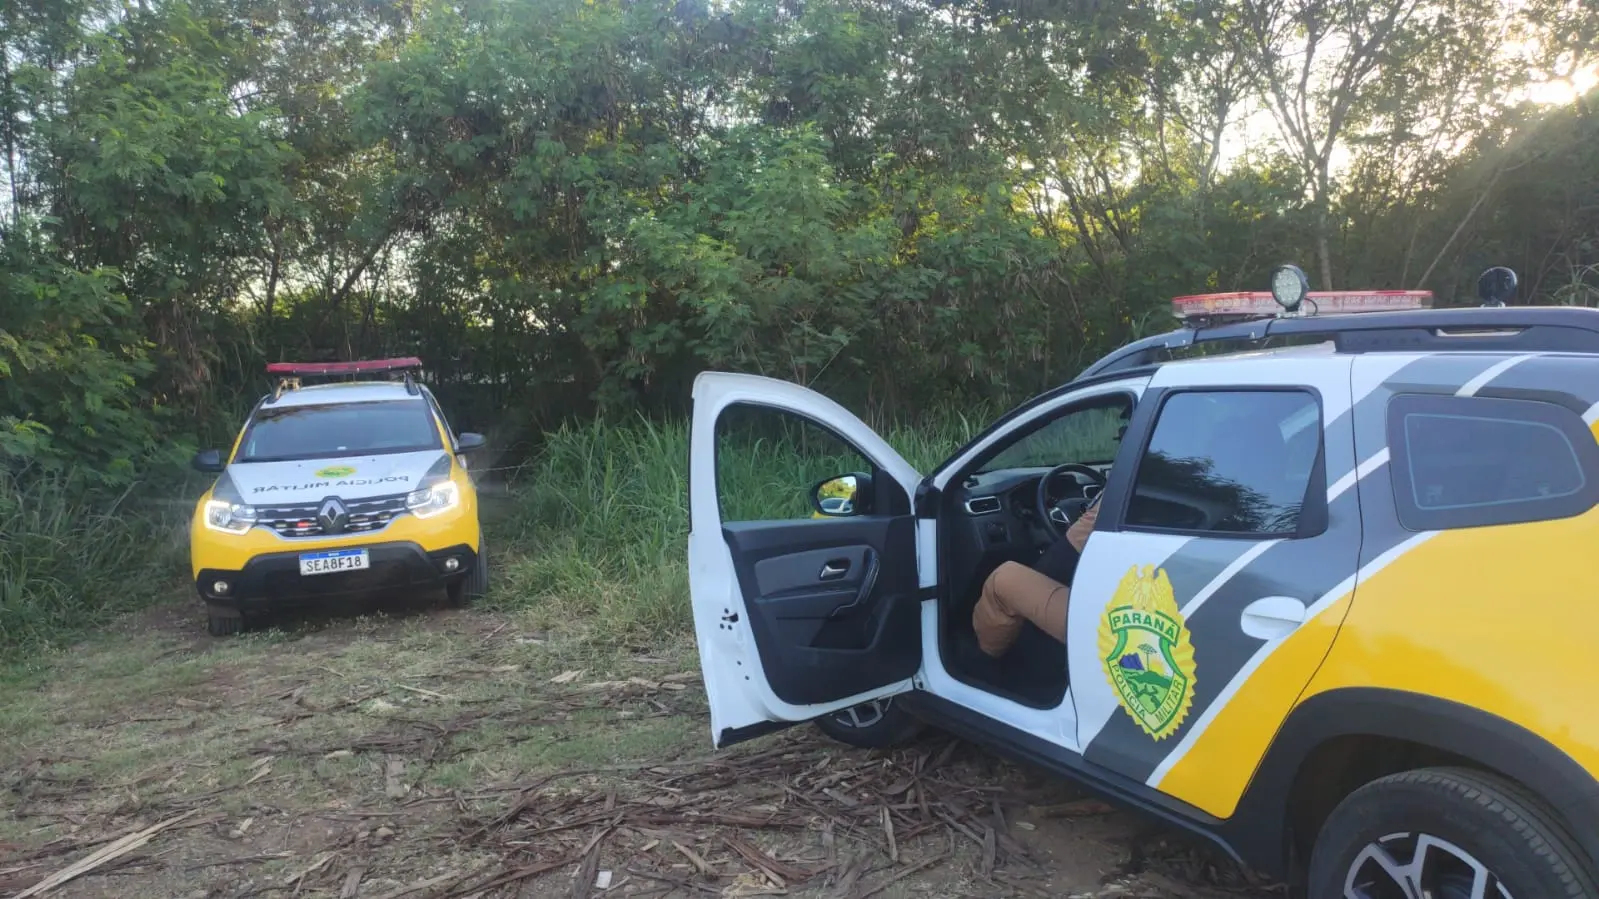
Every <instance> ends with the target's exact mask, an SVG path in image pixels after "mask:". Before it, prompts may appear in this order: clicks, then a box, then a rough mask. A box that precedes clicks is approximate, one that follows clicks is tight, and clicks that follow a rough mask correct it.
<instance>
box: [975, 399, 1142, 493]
mask: <svg viewBox="0 0 1599 899" xmlns="http://www.w3.org/2000/svg"><path fill="white" fill-rule="evenodd" d="M1102 402H1104V401H1102ZM1130 415H1132V403H1131V401H1130V400H1129V399H1128V398H1127V397H1123V396H1120V395H1117V396H1115V397H1112V398H1111V399H1110V400H1109V401H1108V404H1107V405H1102V406H1098V407H1090V408H1087V409H1078V410H1077V411H1075V412H1068V413H1066V414H1065V415H1062V416H1061V417H1059V418H1057V419H1055V420H1054V421H1051V422H1049V423H1048V424H1046V425H1044V426H1043V427H1041V428H1038V429H1037V430H1035V431H1033V432H1032V433H1030V434H1027V435H1026V436H1024V437H1022V438H1021V439H1019V440H1017V441H1016V442H1015V443H1013V444H1011V445H1010V446H1008V447H1006V448H1005V449H1003V450H1001V451H1000V452H999V453H998V454H996V455H995V456H994V458H993V459H990V460H989V461H988V462H987V463H985V464H984V465H983V466H982V468H981V469H980V472H981V473H985V474H986V473H987V472H990V471H997V470H999V469H1002V468H1053V467H1055V466H1056V465H1059V464H1061V463H1062V462H1077V463H1079V464H1083V465H1108V464H1110V462H1111V460H1112V459H1115V458H1116V449H1117V447H1119V446H1120V445H1121V435H1122V430H1123V428H1124V427H1125V425H1126V424H1127V418H1128V416H1130Z"/></svg>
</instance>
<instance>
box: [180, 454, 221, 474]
mask: <svg viewBox="0 0 1599 899" xmlns="http://www.w3.org/2000/svg"><path fill="white" fill-rule="evenodd" d="M189 465H190V466H192V467H193V468H194V470H195V471H203V472H205V473H206V474H219V473H221V472H222V470H223V469H225V468H227V467H228V465H227V463H226V462H223V461H222V451H221V450H215V449H208V450H200V451H199V452H198V453H195V454H194V458H193V459H191V460H189Z"/></svg>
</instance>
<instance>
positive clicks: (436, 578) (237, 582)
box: [194, 541, 477, 609]
mask: <svg viewBox="0 0 1599 899" xmlns="http://www.w3.org/2000/svg"><path fill="white" fill-rule="evenodd" d="M341 548H344V547H341ZM348 548H356V547H348ZM359 548H363V549H365V550H367V556H368V560H369V562H370V567H368V568H365V569H362V570H360V571H339V572H333V573H329V574H312V575H302V574H300V554H301V553H302V552H321V551H324V550H325V549H326V548H325V547H320V546H318V547H306V548H305V549H303V550H295V551H291V552H275V553H264V554H262V555H258V556H256V557H254V558H252V559H251V560H250V561H249V562H247V563H245V565H244V567H243V568H242V569H240V570H229V569H222V568H202V569H200V570H199V571H198V572H197V573H196V574H195V579H194V586H195V589H196V591H198V592H199V594H200V598H201V599H203V600H205V601H206V602H212V603H217V604H219V605H225V606H231V607H234V608H239V609H251V608H256V609H260V608H265V607H267V606H272V607H279V606H287V605H298V604H304V603H310V602H315V601H317V600H322V599H329V598H334V597H342V596H352V595H360V594H367V593H374V592H377V591H383V590H403V589H412V588H424V587H440V586H444V585H446V584H449V583H451V582H452V581H455V580H459V579H460V578H463V577H465V576H466V575H467V572H469V571H471V570H472V566H473V563H475V562H476V561H477V553H476V552H475V551H474V550H473V549H472V547H471V546H468V545H467V544H464V543H463V544H458V545H455V546H447V547H444V548H442V549H436V550H432V551H428V550H424V549H423V548H422V547H421V545H419V544H417V543H412V542H410V541H391V542H386V543H369V544H361V545H360V547H359ZM452 558H453V559H455V560H456V562H457V564H456V567H455V568H454V569H453V570H452V569H450V568H448V567H447V564H448V560H450V559H452ZM219 581H220V582H222V583H225V584H227V590H226V591H218V590H217V589H216V586H217V583H218V582H219Z"/></svg>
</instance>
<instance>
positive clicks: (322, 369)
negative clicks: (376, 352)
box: [266, 356, 422, 377]
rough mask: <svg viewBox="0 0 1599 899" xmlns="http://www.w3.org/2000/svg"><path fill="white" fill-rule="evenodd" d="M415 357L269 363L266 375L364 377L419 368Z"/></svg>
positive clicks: (419, 363)
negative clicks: (375, 373) (357, 360)
mask: <svg viewBox="0 0 1599 899" xmlns="http://www.w3.org/2000/svg"><path fill="white" fill-rule="evenodd" d="M421 367H422V360H421V359H418V358H416V357H415V356H405V357H403V358H399V359H365V360H362V361H360V362H269V363H267V367H266V370H267V374H269V375H287V376H289V377H303V376H305V375H364V374H372V373H374V372H386V371H405V370H407V369H413V368H421Z"/></svg>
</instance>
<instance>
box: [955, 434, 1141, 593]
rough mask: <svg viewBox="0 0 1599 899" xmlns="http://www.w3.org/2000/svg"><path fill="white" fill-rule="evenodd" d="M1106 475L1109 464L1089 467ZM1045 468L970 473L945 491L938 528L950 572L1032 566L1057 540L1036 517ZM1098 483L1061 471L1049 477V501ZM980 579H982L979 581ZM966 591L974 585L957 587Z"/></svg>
mask: <svg viewBox="0 0 1599 899" xmlns="http://www.w3.org/2000/svg"><path fill="white" fill-rule="evenodd" d="M1090 467H1091V468H1094V469H1095V470H1097V471H1100V472H1102V473H1104V474H1106V475H1109V473H1110V465H1109V464H1105V465H1094V466H1090ZM1049 471H1050V469H1049V468H1001V469H996V470H994V471H986V472H981V473H979V474H974V475H970V476H968V477H967V478H966V479H965V480H964V481H962V482H961V483H960V485H959V486H958V487H956V488H955V489H953V490H951V491H950V492H949V496H950V501H951V505H950V507H949V511H950V514H948V515H947V516H946V517H945V518H944V524H943V525H941V527H940V531H941V532H942V533H943V534H944V539H945V541H946V543H945V549H946V551H948V552H949V554H950V559H951V561H952V563H953V566H952V567H951V568H950V569H949V570H951V571H959V572H970V573H971V574H972V579H974V580H975V579H976V578H979V577H986V576H987V573H988V572H989V571H992V570H993V569H994V568H995V567H996V566H998V565H999V564H1000V563H1001V562H1006V561H1016V562H1022V563H1027V564H1030V563H1032V562H1033V561H1034V560H1035V559H1037V557H1038V555H1039V554H1040V553H1041V552H1043V551H1044V550H1045V549H1047V548H1048V547H1049V545H1050V544H1051V543H1053V542H1054V541H1055V539H1056V537H1055V534H1054V533H1053V532H1052V531H1050V529H1049V526H1048V525H1047V524H1046V523H1045V522H1044V521H1042V520H1041V519H1040V518H1039V515H1038V508H1037V506H1038V482H1039V480H1040V479H1041V478H1043V477H1044V475H1046V474H1048V473H1049ZM1097 487H1098V485H1096V484H1094V483H1093V482H1092V481H1091V480H1090V479H1089V478H1088V476H1087V475H1083V474H1080V473H1077V472H1071V471H1067V472H1062V473H1061V474H1058V475H1056V476H1055V477H1054V478H1052V479H1051V481H1050V486H1049V489H1048V493H1047V497H1048V500H1049V502H1050V503H1051V504H1053V503H1057V502H1060V501H1061V500H1064V499H1088V498H1091V497H1092V496H1093V495H1094V492H1095V490H1096V489H1097ZM979 583H980V582H979ZM956 588H957V590H961V591H963V592H970V591H971V590H973V589H975V588H976V585H975V584H965V585H957V587H956Z"/></svg>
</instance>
